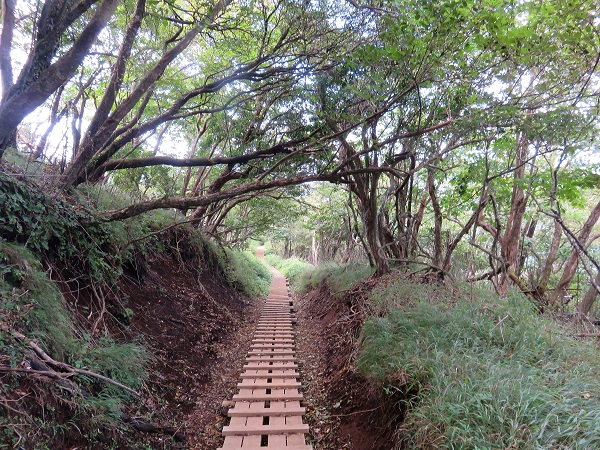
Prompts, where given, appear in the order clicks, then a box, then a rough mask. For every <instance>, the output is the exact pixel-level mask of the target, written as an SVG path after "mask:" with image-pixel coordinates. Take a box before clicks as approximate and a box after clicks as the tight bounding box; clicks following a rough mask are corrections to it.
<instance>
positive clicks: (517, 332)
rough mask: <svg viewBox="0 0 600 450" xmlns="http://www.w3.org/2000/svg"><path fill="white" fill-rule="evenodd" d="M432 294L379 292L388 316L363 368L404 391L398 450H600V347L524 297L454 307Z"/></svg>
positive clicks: (368, 345) (378, 323)
mask: <svg viewBox="0 0 600 450" xmlns="http://www.w3.org/2000/svg"><path fill="white" fill-rule="evenodd" d="M431 289H433V288H432V287H431V286H424V285H416V284H411V283H409V282H407V281H405V280H402V281H398V282H397V283H391V284H389V285H388V286H386V287H382V288H381V289H378V290H376V291H375V292H374V293H373V298H374V302H375V304H379V305H380V308H381V309H380V312H382V313H383V314H384V317H378V318H371V319H369V320H368V321H367V322H366V323H365V325H364V327H363V330H362V335H361V339H362V351H361V355H360V358H359V367H360V369H361V371H362V372H363V373H365V374H366V375H367V376H369V377H371V378H374V379H375V380H378V382H379V383H380V384H381V386H382V388H383V389H384V390H385V391H386V392H398V391H401V392H403V393H404V394H405V395H404V398H403V400H402V402H400V403H402V404H398V409H399V410H400V409H406V407H407V406H408V413H407V415H406V417H405V420H404V423H403V425H402V426H401V429H400V430H398V436H399V438H398V442H397V445H398V447H400V446H401V445H403V446H405V447H408V448H414V449H429V448H452V449H454V448H478V449H509V448H510V449H540V448H569V449H589V448H600V427H598V423H600V380H599V379H598V377H597V373H598V370H599V369H600V356H599V355H598V352H597V350H595V349H594V348H592V347H591V346H589V345H587V344H586V343H582V342H579V341H576V340H573V339H570V338H568V337H565V336H562V335H561V333H560V330H559V329H558V328H557V327H556V325H554V324H553V323H552V322H551V321H549V320H546V319H544V318H542V317H539V316H538V315H537V314H536V313H535V311H534V310H533V308H532V306H531V304H530V303H529V302H527V300H526V299H524V298H523V296H521V295H520V294H518V293H514V294H513V295H510V296H509V297H508V298H506V299H505V300H500V299H498V298H495V299H492V296H491V295H490V293H488V292H485V291H483V292H481V293H479V294H480V295H479V296H475V297H474V298H473V300H471V301H460V300H459V301H458V302H457V303H456V304H455V305H454V306H451V302H449V299H448V298H444V296H443V295H442V294H440V293H435V295H432V292H431ZM436 296H437V297H436ZM432 299H434V300H432ZM491 300H494V301H493V302H492V301H491ZM382 305H385V307H382ZM411 394H412V395H411Z"/></svg>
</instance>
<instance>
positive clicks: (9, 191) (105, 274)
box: [0, 172, 120, 279]
mask: <svg viewBox="0 0 600 450" xmlns="http://www.w3.org/2000/svg"><path fill="white" fill-rule="evenodd" d="M0 204H2V205H3V208H2V209H0V237H1V238H3V239H5V240H8V241H15V242H19V243H22V244H24V245H25V246H26V247H27V248H30V249H32V250H33V251H35V252H36V253H38V254H42V253H44V254H46V255H48V256H49V257H50V258H52V259H53V260H55V261H58V262H60V263H61V264H62V265H64V266H66V267H67V268H68V269H70V270H72V271H73V273H74V274H78V275H79V274H81V275H85V276H87V277H89V278H91V279H99V278H108V279H110V278H113V277H114V276H116V275H118V273H114V270H115V269H114V268H115V267H119V266H120V265H119V264H114V255H115V253H116V252H115V249H114V248H113V247H112V246H111V234H112V233H111V231H113V226H111V225H104V224H101V223H99V222H97V221H95V220H94V218H93V216H92V214H91V212H89V211H85V210H82V209H81V208H73V206H72V205H70V204H68V203H66V202H65V201H63V200H61V199H59V198H52V197H51V196H49V195H47V194H46V193H45V192H43V191H42V189H41V188H39V187H36V186H34V185H32V184H26V183H25V182H23V181H20V180H17V179H16V178H13V177H10V176H8V175H6V174H4V173H2V172H0Z"/></svg>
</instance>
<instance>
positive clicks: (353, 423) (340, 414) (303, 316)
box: [297, 282, 398, 450]
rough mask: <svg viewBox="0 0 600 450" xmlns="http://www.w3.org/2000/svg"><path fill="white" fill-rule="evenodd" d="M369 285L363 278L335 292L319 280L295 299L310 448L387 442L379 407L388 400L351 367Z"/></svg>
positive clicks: (358, 448)
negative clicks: (381, 396)
mask: <svg viewBox="0 0 600 450" xmlns="http://www.w3.org/2000/svg"><path fill="white" fill-rule="evenodd" d="M369 288H370V286H369V282H366V283H363V284H360V285H358V286H357V287H356V288H355V289H353V290H352V291H350V292H348V293H346V294H345V295H338V296H336V295H333V294H332V293H331V291H330V290H329V288H328V287H327V285H326V284H325V285H321V286H320V287H319V288H317V289H314V290H312V291H310V292H309V293H308V294H306V295H305V296H303V297H301V298H299V299H298V300H297V305H298V309H299V311H298V317H299V321H298V335H299V338H298V355H299V358H300V359H301V361H302V362H303V364H302V367H301V377H302V380H303V384H304V390H305V398H306V400H307V403H308V405H307V406H308V413H307V416H306V417H307V420H308V422H309V424H310V427H311V433H312V435H311V437H312V442H311V443H312V444H313V446H314V448H315V450H340V449H348V450H350V449H352V450H390V449H392V447H393V446H392V444H391V433H392V431H391V430H393V429H394V428H395V427H394V424H393V423H390V419H389V417H392V415H390V414H388V413H389V411H386V410H384V408H385V407H383V406H382V405H383V404H388V403H389V402H387V401H382V399H381V398H380V395H381V394H380V391H379V390H378V389H376V388H375V387H374V386H371V385H370V384H369V382H368V381H367V380H366V379H365V378H364V377H363V376H362V375H361V374H360V373H358V371H357V370H356V367H355V357H356V352H357V346H358V337H359V332H360V328H361V326H362V324H363V321H364V319H365V315H364V314H363V312H362V311H363V299H364V292H365V290H366V289H369ZM393 417H395V418H396V420H397V417H398V415H397V414H394V415H393Z"/></svg>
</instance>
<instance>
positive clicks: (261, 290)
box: [223, 249, 272, 298]
mask: <svg viewBox="0 0 600 450" xmlns="http://www.w3.org/2000/svg"><path fill="white" fill-rule="evenodd" d="M225 255H226V260H225V261H223V263H224V264H223V269H224V272H225V276H226V277H227V280H228V281H229V283H230V284H231V285H232V286H233V287H235V288H236V289H238V290H240V291H241V292H243V293H245V294H246V295H247V296H248V297H253V298H254V297H266V296H267V294H268V293H269V287H270V286H271V278H272V275H271V272H269V269H268V268H267V266H265V264H263V263H262V262H261V261H259V260H258V259H257V258H256V256H254V255H253V254H252V253H250V252H247V251H237V250H229V249H226V250H225Z"/></svg>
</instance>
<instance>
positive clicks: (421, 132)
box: [0, 0, 600, 312]
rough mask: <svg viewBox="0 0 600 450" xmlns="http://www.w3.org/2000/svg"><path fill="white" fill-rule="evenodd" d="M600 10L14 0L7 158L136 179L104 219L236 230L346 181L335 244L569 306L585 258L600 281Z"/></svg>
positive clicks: (5, 67) (378, 260) (1, 144)
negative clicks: (170, 215) (174, 213)
mask: <svg viewBox="0 0 600 450" xmlns="http://www.w3.org/2000/svg"><path fill="white" fill-rule="evenodd" d="M599 16H600V14H599V11H598V5H597V4H596V3H594V2H591V1H586V0H575V1H570V2H565V1H564V0H549V1H545V2H534V1H522V2H514V1H512V0H484V1H474V0H447V1H438V2H431V1H414V0H406V1H391V0H389V1H377V2H375V1H356V0H348V1H346V2H337V1H327V0H323V1H293V0H280V1H267V0H262V1H254V0H247V1H236V0H219V1H213V2H205V3H197V2H187V1H179V0H164V1H162V0H161V1H148V0H136V1H133V0H97V1H67V0H45V1H42V2H38V3H35V2H18V1H16V0H4V1H3V3H2V32H1V34H0V75H1V78H2V98H1V100H0V157H2V155H4V154H5V153H6V151H7V150H8V149H10V148H13V147H18V148H19V149H20V150H21V151H27V152H29V153H30V156H31V158H32V159H35V160H39V161H51V162H53V163H57V165H58V166H59V167H60V173H59V176H58V177H57V178H58V180H59V185H60V187H61V189H64V190H69V189H72V188H74V187H76V186H78V185H80V184H84V183H108V184H114V185H118V186H121V187H122V188H125V189H128V190H130V191H135V193H136V196H137V199H138V200H137V201H136V202H135V203H133V204H130V205H128V206H125V207H123V208H121V209H114V210H110V211H103V212H102V213H101V215H102V217H103V218H104V219H105V220H124V219H127V218H129V217H132V216H134V215H137V214H141V213H144V212H146V211H149V210H152V209H157V208H176V209H177V210H179V211H181V212H182V213H184V214H186V215H188V216H189V218H190V220H193V221H194V222H195V223H196V224H197V226H199V227H201V228H203V229H204V230H206V231H207V232H208V233H210V234H212V235H214V236H217V237H219V238H220V239H222V240H224V241H230V242H231V243H236V242H237V243H239V242H240V241H243V240H244V239H245V237H247V236H248V235H249V234H250V232H254V233H259V232H260V233H267V232H268V230H269V229H274V228H275V227H276V226H275V222H276V220H282V216H285V214H282V211H281V210H280V209H278V208H281V205H282V203H277V205H279V206H274V205H275V203H274V202H276V201H278V202H281V201H284V202H292V200H291V199H296V200H298V199H299V198H300V197H302V198H303V200H302V202H304V203H300V206H299V208H300V211H301V210H302V208H303V206H302V205H304V207H305V205H306V202H310V200H307V199H306V198H305V197H303V196H302V193H303V192H304V191H305V189H302V188H297V187H295V186H299V185H303V184H306V183H311V182H317V181H325V182H329V183H332V184H333V185H334V186H335V188H334V189H335V192H336V193H334V194H331V195H328V196H326V197H327V198H330V199H333V198H335V199H336V201H335V202H334V203H335V207H334V206H333V204H334V203H331V212H332V214H335V217H329V218H327V217H326V216H327V214H325V215H324V216H323V215H322V216H321V217H319V214H315V216H314V217H319V218H318V219H315V220H317V225H315V226H314V227H313V230H314V233H315V236H316V234H317V233H318V232H319V230H320V233H321V234H320V235H319V236H320V239H321V241H323V242H322V245H321V246H320V248H321V249H322V250H323V252H324V253H323V254H324V255H325V254H326V255H328V257H332V258H334V257H338V258H344V256H343V255H342V253H343V251H342V250H341V249H343V248H346V249H348V248H350V247H352V246H354V247H357V246H358V247H359V248H362V251H363V255H364V257H365V258H366V259H368V260H369V261H370V262H371V264H372V265H374V266H375V267H376V272H377V274H379V275H381V274H384V273H386V272H388V271H389V270H390V265H408V264H412V263H418V264H420V265H422V266H424V267H426V269H427V270H430V271H432V273H435V274H437V275H436V276H437V277H438V278H440V279H443V278H444V277H445V276H452V274H453V273H454V272H456V271H457V270H458V268H459V267H461V271H462V273H463V274H466V278H468V279H469V280H472V281H477V280H491V281H492V282H493V284H494V286H495V287H496V288H497V289H498V290H499V291H502V292H506V290H507V289H508V287H509V286H511V285H516V286H518V287H519V288H520V289H521V290H523V291H524V292H525V293H526V294H527V295H528V296H530V298H531V299H532V300H533V301H535V302H536V303H537V304H538V305H539V306H540V308H544V307H546V305H557V304H559V303H561V302H563V301H564V298H565V295H566V293H567V290H568V289H569V286H570V285H571V283H572V280H573V277H574V274H575V272H576V270H577V267H579V266H578V262H581V263H582V264H581V266H582V267H583V270H584V271H585V273H586V274H587V276H588V278H589V279H590V280H591V283H590V284H589V286H590V289H594V290H595V289H598V286H597V284H596V282H595V281H593V280H595V279H596V278H595V277H596V275H597V273H598V270H599V267H598V264H597V262H596V261H598V256H597V253H598V252H597V248H595V247H594V246H593V245H592V244H593V243H594V241H595V239H596V238H597V226H596V223H597V221H598V216H599V215H600V212H599V209H600V207H599V206H598V200H599V199H598V184H599V176H600V175H599V173H598V156H597V152H596V147H597V136H598V112H599V110H598V108H599V103H598V102H599V98H600V97H599V93H600V91H599V89H600V80H599V77H598V62H599V61H600V51H599V49H600V29H599V27H600V21H599V20H598V17H599ZM36 117H37V118H38V120H36ZM40 118H41V120H40ZM309 186H311V187H310V188H308V190H309V191H311V190H314V185H313V184H310V185H309ZM312 195H314V193H313V194H312ZM317 197H318V195H317ZM283 204H285V203H283ZM288 205H291V203H288ZM320 207H321V206H320V205H317V206H316V208H317V210H318V208H320ZM288 208H289V210H290V211H291V210H295V208H298V206H288ZM269 211H274V212H273V213H270V212H269ZM290 214H291V213H290ZM294 214H295V213H294ZM250 230H251V231H250ZM341 230H343V231H342V234H339V232H340V231H341ZM343 234H345V235H346V236H345V237H344V238H342V236H343ZM333 236H338V237H337V238H333ZM327 237H329V238H330V240H329V241H328V242H324V240H326V238H327ZM331 239H335V242H332V241H331ZM352 244H354V245H352ZM459 260H460V262H459ZM559 270H562V275H560V276H559V274H558V271H559ZM579 270H581V267H580V268H579ZM592 292H595V291H592ZM590 295H592V294H590ZM592 298H593V297H592ZM584 309H585V308H584ZM585 312H588V311H585Z"/></svg>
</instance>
